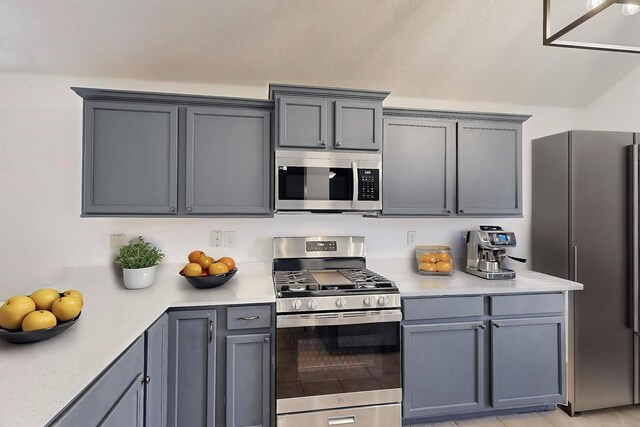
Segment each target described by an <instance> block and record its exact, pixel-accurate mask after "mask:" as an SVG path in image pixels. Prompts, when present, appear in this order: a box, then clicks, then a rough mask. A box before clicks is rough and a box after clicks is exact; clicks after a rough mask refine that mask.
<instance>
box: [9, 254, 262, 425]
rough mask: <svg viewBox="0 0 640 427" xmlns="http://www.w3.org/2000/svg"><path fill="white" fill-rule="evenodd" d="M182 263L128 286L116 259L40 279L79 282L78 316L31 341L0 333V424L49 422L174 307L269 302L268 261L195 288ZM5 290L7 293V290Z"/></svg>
mask: <svg viewBox="0 0 640 427" xmlns="http://www.w3.org/2000/svg"><path fill="white" fill-rule="evenodd" d="M180 268H182V265H176V264H173V265H171V264H167V265H160V267H159V269H158V271H157V276H156V279H155V282H154V284H153V285H152V286H151V287H149V288H146V289H139V290H128V289H125V288H124V286H122V284H121V279H120V275H121V270H120V268H119V267H117V266H104V267H82V268H74V269H69V271H68V272H67V273H68V274H66V277H65V279H64V280H61V281H59V282H58V283H50V284H46V285H34V289H33V290H34V291H35V290H36V289H37V288H39V287H45V286H46V287H52V288H55V289H58V290H60V291H64V290H66V289H78V290H79V291H80V292H82V294H83V295H84V307H83V309H82V315H81V317H80V319H79V320H78V322H77V323H76V324H75V325H74V326H73V327H72V328H70V329H69V330H68V331H66V332H64V333H63V334H62V335H59V336H57V337H55V338H52V339H50V340H47V341H41V342H39V343H34V344H23V345H18V344H10V343H7V342H5V341H1V340H0V366H1V367H2V379H1V380H0V408H2V409H1V410H0V426H12V427H19V426H25V427H27V426H28V427H34V426H44V425H45V424H47V423H48V422H49V421H51V419H52V418H53V417H54V416H55V415H56V414H57V413H58V412H60V410H62V408H64V407H65V406H66V405H67V404H69V403H70V402H71V401H72V400H73V399H74V398H75V397H76V396H77V395H78V393H80V392H81V391H82V390H83V389H84V388H85V387H87V386H88V385H89V384H90V383H91V382H92V381H93V380H94V379H95V378H96V377H97V376H98V375H100V373H101V372H102V371H103V370H104V369H105V368H106V367H107V366H109V365H110V364H111V363H112V362H113V361H114V360H115V359H116V358H117V357H118V355H119V354H120V353H122V351H124V350H125V349H126V348H127V347H128V346H129V345H130V344H131V343H133V341H135V339H136V338H137V337H138V336H140V334H142V333H143V332H144V331H145V329H146V328H148V327H149V326H151V324H152V323H153V322H154V321H155V320H156V319H157V318H158V317H160V315H161V314H162V313H164V312H165V311H166V310H167V308H169V307H183V306H184V307H186V306H188V307H194V306H214V305H231V304H253V303H272V302H274V301H275V295H274V292H273V282H272V279H271V263H270V262H260V263H242V264H240V265H238V272H237V273H236V275H235V276H234V277H233V278H232V279H231V280H230V281H229V282H227V283H226V284H225V285H223V286H221V287H218V288H215V289H196V288H194V287H192V286H191V285H189V283H187V281H186V280H185V279H184V278H182V277H180V276H179V275H178V271H180ZM7 297H8V296H7Z"/></svg>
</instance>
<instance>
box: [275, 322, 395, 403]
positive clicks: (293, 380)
mask: <svg viewBox="0 0 640 427" xmlns="http://www.w3.org/2000/svg"><path fill="white" fill-rule="evenodd" d="M400 320H402V313H401V311H400V310H378V311H357V312H337V313H310V314H290V315H289V314H287V315H278V317H277V327H278V336H277V340H278V356H277V369H276V375H277V390H276V393H277V413H278V414H279V415H281V414H287V413H293V412H306V411H318V410H326V409H332V408H344V407H351V406H365V405H381V404H388V403H397V402H400V401H401V400H402V384H401V369H400V366H401V361H400Z"/></svg>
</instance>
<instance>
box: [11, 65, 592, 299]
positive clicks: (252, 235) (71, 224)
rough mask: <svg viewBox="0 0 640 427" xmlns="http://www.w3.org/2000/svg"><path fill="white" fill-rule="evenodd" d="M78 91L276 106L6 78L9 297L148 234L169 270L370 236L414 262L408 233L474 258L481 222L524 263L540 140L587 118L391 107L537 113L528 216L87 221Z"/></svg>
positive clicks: (209, 90) (379, 250)
mask: <svg viewBox="0 0 640 427" xmlns="http://www.w3.org/2000/svg"><path fill="white" fill-rule="evenodd" d="M70 86H85V87H99V88H112V89H125V90H141V91H158V92H175V93H193V94H203V95H219V96H235V97H253V98H266V97H267V88H266V87H248V86H222V85H197V84H188V83H173V82H159V81H130V80H115V79H100V78H87V77H73V76H43V75H28V74H0V94H2V96H1V97H0V135H1V136H0V183H1V184H0V200H2V205H1V206H2V213H1V216H0V218H1V221H0V242H1V244H0V288H1V289H2V293H1V294H2V295H11V294H13V293H19V292H28V291H31V290H33V289H35V288H37V287H40V286H46V285H47V284H49V283H52V282H53V281H54V280H55V279H56V278H57V277H58V276H59V275H60V273H61V270H62V268H63V267H64V266H77V265H103V264H108V263H110V262H111V253H110V248H109V234H110V233H113V232H124V233H126V234H127V236H128V237H134V236H137V235H139V234H142V235H144V236H145V237H146V238H147V239H148V240H150V241H153V242H154V243H156V244H158V245H159V246H160V247H161V248H162V249H163V250H164V251H165V253H166V255H167V262H183V261H185V257H186V254H187V253H188V252H190V251H191V250H194V249H202V250H204V251H205V252H210V253H211V254H212V255H213V256H214V257H218V256H222V255H229V256H232V257H234V258H236V260H237V261H239V263H240V265H241V264H242V262H243V261H245V262H246V261H256V260H263V261H266V260H270V259H271V247H270V239H271V237H273V236H283V235H316V234H324V235H331V234H354V235H364V236H366V237H367V248H368V252H369V257H370V258H385V257H388V258H402V257H407V256H410V254H411V248H409V247H408V246H407V245H406V232H407V231H408V230H416V231H418V243H419V244H447V245H450V246H452V247H453V250H454V252H455V256H456V257H462V256H464V252H463V245H462V241H461V239H460V231H461V230H465V229H468V228H475V227H477V226H478V225H479V224H480V223H490V224H501V225H503V226H504V227H505V228H507V229H511V230H513V231H515V232H516V235H517V237H518V242H519V244H518V248H516V249H515V250H514V251H513V253H514V255H519V256H524V257H528V256H529V254H530V245H529V240H530V239H529V235H530V199H531V176H530V175H531V143H530V141H531V139H532V138H537V137H540V136H544V135H547V134H551V133H556V132H561V131H564V130H568V129H571V128H575V127H577V126H578V125H579V123H581V118H582V115H583V113H584V112H583V111H582V110H576V109H561V108H548V107H535V106H522V105H496V104H480V103H461V102H452V101H444V100H429V99H408V98H404V99H403V98H397V97H394V96H393V95H392V96H390V97H389V98H388V100H387V101H386V102H385V106H397V107H415V108H430V109H453V110H465V111H487V112H511V113H523V114H532V115H533V117H532V118H531V119H530V120H529V121H527V122H525V124H524V127H523V140H524V144H523V160H524V161H523V186H524V218H522V219H514V218H511V219H493V220H491V219H483V220H478V219H435V218H434V219H429V218H423V219H387V218H385V219H369V218H362V217H358V216H352V215H276V217H275V218H273V219H247V218H245V219H204V218H188V219H182V218H180V219H165V218H162V219H141V218H80V202H81V153H82V149H81V145H82V144H81V143H82V140H81V130H82V99H81V98H80V97H78V96H77V95H76V94H75V93H74V92H72V91H71V90H70V89H69V87H70ZM210 230H235V231H236V234H237V246H236V247H235V248H210V247H209V246H208V236H209V231H210Z"/></svg>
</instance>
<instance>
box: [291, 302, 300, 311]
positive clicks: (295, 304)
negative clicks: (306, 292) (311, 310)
mask: <svg viewBox="0 0 640 427" xmlns="http://www.w3.org/2000/svg"><path fill="white" fill-rule="evenodd" d="M291 308H292V309H294V310H300V309H301V308H302V301H300V300H299V299H294V300H293V301H291Z"/></svg>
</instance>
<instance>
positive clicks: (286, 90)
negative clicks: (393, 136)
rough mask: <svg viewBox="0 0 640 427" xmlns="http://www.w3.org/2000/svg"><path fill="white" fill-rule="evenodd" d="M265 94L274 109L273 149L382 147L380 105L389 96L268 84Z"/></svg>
mask: <svg viewBox="0 0 640 427" xmlns="http://www.w3.org/2000/svg"><path fill="white" fill-rule="evenodd" d="M269 94H270V97H271V99H273V100H274V101H275V102H276V105H277V108H276V120H275V123H276V129H275V135H276V141H277V147H284V148H300V149H327V150H373V151H378V150H380V148H381V147H382V101H383V100H384V99H385V98H386V97H387V96H388V95H389V92H379V91H369V90H356V89H337V88H321V87H309V86H290V85H280V84H272V85H270V86H269Z"/></svg>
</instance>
